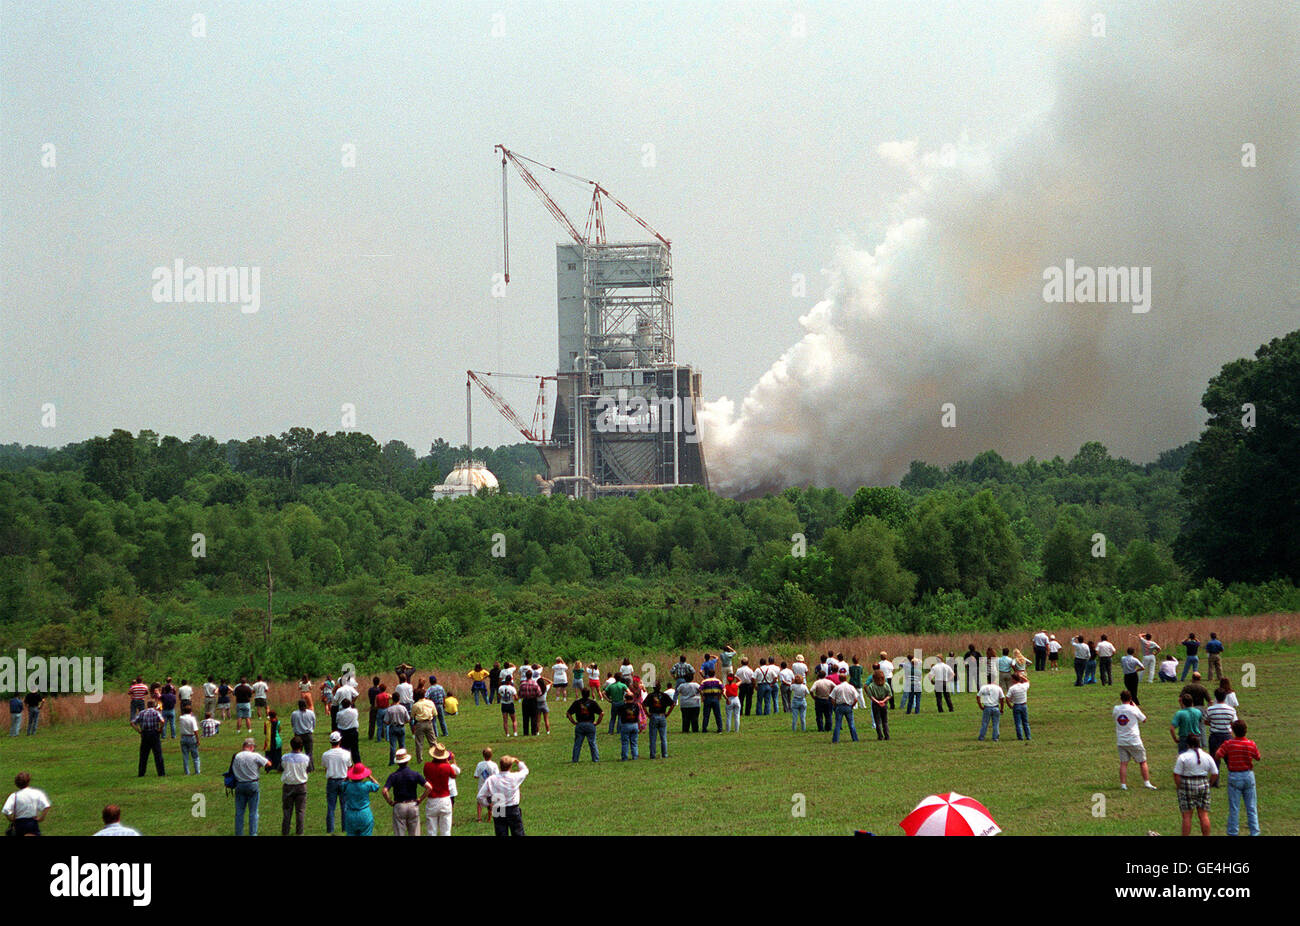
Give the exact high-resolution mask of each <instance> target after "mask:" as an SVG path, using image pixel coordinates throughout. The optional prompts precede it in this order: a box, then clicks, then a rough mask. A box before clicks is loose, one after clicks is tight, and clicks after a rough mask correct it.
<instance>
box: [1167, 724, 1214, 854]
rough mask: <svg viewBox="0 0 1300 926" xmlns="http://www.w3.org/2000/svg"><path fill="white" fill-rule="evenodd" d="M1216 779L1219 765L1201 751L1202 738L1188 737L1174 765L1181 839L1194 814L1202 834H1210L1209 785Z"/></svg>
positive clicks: (1187, 829)
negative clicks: (1180, 817)
mask: <svg viewBox="0 0 1300 926" xmlns="http://www.w3.org/2000/svg"><path fill="white" fill-rule="evenodd" d="M1197 716H1198V717H1199V716H1200V714H1199V713H1198V714H1197ZM1218 780H1219V766H1218V763H1217V762H1215V761H1214V757H1213V756H1211V755H1210V754H1209V753H1208V752H1204V751H1202V749H1201V738H1200V737H1199V736H1197V735H1196V734H1195V733H1193V734H1190V735H1189V736H1188V737H1187V748H1186V749H1184V750H1182V751H1180V752H1179V753H1178V758H1177V760H1175V762H1174V787H1175V788H1177V789H1178V809H1179V810H1181V811H1182V813H1183V835H1184V836H1190V835H1191V832H1192V812H1193V811H1195V812H1196V815H1197V816H1198V817H1199V818H1200V822H1201V835H1202V836H1208V835H1210V785H1212V784H1215V783H1217V782H1218Z"/></svg>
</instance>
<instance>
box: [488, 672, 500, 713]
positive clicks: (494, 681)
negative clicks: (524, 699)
mask: <svg viewBox="0 0 1300 926" xmlns="http://www.w3.org/2000/svg"><path fill="white" fill-rule="evenodd" d="M500 687H501V663H499V662H494V663H492V668H490V669H488V704H493V703H495V702H496V699H497V689H498V688H500Z"/></svg>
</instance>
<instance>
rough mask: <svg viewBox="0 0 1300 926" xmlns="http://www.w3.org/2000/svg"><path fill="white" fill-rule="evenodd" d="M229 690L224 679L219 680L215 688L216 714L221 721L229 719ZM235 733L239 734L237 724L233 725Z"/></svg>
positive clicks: (227, 682) (228, 684) (227, 683)
mask: <svg viewBox="0 0 1300 926" xmlns="http://www.w3.org/2000/svg"><path fill="white" fill-rule="evenodd" d="M231 690H232V689H231V687H230V683H229V681H228V680H226V679H224V678H223V679H222V680H221V684H220V685H218V686H217V713H218V714H219V715H220V716H221V719H222V720H229V719H230V692H231ZM235 732H239V724H238V723H236V724H235Z"/></svg>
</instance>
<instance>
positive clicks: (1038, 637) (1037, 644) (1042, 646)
mask: <svg viewBox="0 0 1300 926" xmlns="http://www.w3.org/2000/svg"><path fill="white" fill-rule="evenodd" d="M1047 643H1048V636H1047V631H1046V630H1040V631H1038V633H1036V634H1034V671H1035V672H1042V671H1043V670H1044V669H1046V668H1047Z"/></svg>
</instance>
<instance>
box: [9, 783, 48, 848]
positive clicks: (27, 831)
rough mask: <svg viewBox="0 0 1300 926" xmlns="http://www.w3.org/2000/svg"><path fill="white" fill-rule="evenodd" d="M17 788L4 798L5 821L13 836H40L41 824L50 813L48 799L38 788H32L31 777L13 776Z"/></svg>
mask: <svg viewBox="0 0 1300 926" xmlns="http://www.w3.org/2000/svg"><path fill="white" fill-rule="evenodd" d="M14 787H15V788H17V790H16V791H14V792H13V793H12V794H10V795H9V796H8V797H7V798H5V804H4V810H3V813H4V815H5V819H6V820H8V821H9V824H10V826H11V827H12V828H13V834H14V835H15V836H39V835H41V823H43V822H44V821H45V816H46V814H48V813H49V812H50V799H49V798H48V797H47V796H46V794H45V792H44V791H42V790H41V789H40V788H33V787H32V776H31V775H30V774H29V773H27V772H19V773H18V774H17V775H15V776H14Z"/></svg>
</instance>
